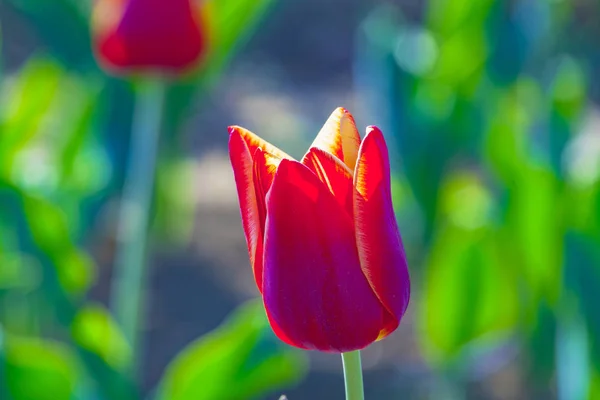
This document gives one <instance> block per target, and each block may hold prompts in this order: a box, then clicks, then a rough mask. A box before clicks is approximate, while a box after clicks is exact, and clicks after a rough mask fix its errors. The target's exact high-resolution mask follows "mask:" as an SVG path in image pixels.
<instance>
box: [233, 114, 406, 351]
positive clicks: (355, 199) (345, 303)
mask: <svg viewBox="0 0 600 400" xmlns="http://www.w3.org/2000/svg"><path fill="white" fill-rule="evenodd" d="M229 133H230V138H229V154H230V158H231V163H232V166H233V170H234V175H235V182H236V186H237V191H238V196H239V201H240V209H241V214H242V225H243V228H244V232H245V235H246V241H247V244H248V253H249V256H250V262H251V264H252V268H253V271H254V278H255V280H256V284H257V286H258V289H259V291H260V292H261V294H262V297H263V302H264V306H265V309H266V312H267V316H268V318H269V322H270V324H271V326H272V328H273V330H274V332H275V334H276V335H277V336H278V337H279V338H280V339H281V340H283V341H284V342H286V343H288V344H290V345H292V346H296V347H299V348H303V349H313V350H320V351H328V352H340V353H345V352H350V351H354V350H358V349H362V348H364V347H366V346H367V345H369V344H370V343H372V342H374V341H377V340H380V339H382V338H384V337H386V336H387V335H389V334H390V333H391V332H393V331H394V330H395V329H396V328H397V327H398V324H399V323H400V320H401V318H402V316H403V315H404V312H405V311H406V308H407V306H408V302H409V297H410V281H409V275H408V268H407V263H406V257H405V253H404V248H403V245H402V240H401V237H400V233H399V229H398V226H397V223H396V219H395V217H394V210H393V206H392V198H391V189H390V165H389V158H388V151H387V147H386V143H385V140H384V137H383V134H382V133H381V131H380V130H379V129H378V128H376V127H374V126H371V127H368V128H367V133H366V136H365V138H364V139H363V140H362V141H361V139H360V136H359V134H358V131H357V130H356V126H355V123H354V119H353V118H352V115H351V114H350V113H349V112H348V111H346V110H344V109H342V108H338V109H337V110H336V111H334V112H333V114H332V115H331V117H330V118H329V120H328V121H327V123H326V124H325V126H324V127H323V129H322V130H321V131H320V132H319V134H318V135H317V137H316V139H315V140H314V142H313V144H312V146H311V147H310V149H309V150H308V152H307V153H306V154H305V155H304V157H303V158H302V160H301V161H296V160H294V159H293V158H292V157H290V156H289V155H287V154H286V153H284V152H283V151H281V150H279V149H278V148H276V147H275V146H273V145H272V144H270V143H267V142H266V141H264V140H263V139H261V138H260V137H258V136H256V135H255V134H253V133H251V132H250V131H248V130H246V129H244V128H241V127H237V126H233V127H230V128H229Z"/></svg>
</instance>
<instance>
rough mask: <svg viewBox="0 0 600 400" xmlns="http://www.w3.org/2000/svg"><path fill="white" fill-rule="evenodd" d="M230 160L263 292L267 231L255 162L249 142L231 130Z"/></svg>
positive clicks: (249, 246)
mask: <svg viewBox="0 0 600 400" xmlns="http://www.w3.org/2000/svg"><path fill="white" fill-rule="evenodd" d="M229 158H230V160H231V165H232V167H233V174H234V177H235V184H236V187H237V193H238V198H239V201H240V212H241V215H242V226H243V228H244V234H245V236H246V244H247V246H248V255H249V257H250V264H251V265H252V270H253V273H254V279H255V281H256V285H257V286H258V290H259V291H261V292H262V254H263V251H262V249H263V229H262V227H261V222H260V212H259V207H258V203H257V199H256V190H255V187H254V179H253V175H254V174H253V161H252V156H251V155H250V151H249V150H248V146H247V145H246V142H245V141H244V139H243V138H242V136H241V135H240V134H239V132H238V131H235V130H233V131H231V132H230V136H229Z"/></svg>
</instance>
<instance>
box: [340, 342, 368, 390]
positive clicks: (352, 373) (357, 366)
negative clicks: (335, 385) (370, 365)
mask: <svg viewBox="0 0 600 400" xmlns="http://www.w3.org/2000/svg"><path fill="white" fill-rule="evenodd" d="M342 363H343V365H344V383H345V385H346V400H364V398H365V395H364V389H363V376H362V366H361V363H360V350H356V351H351V352H348V353H342Z"/></svg>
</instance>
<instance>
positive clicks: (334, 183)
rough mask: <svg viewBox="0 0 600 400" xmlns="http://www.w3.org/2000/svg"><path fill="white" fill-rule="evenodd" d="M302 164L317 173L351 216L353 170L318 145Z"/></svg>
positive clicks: (307, 154)
mask: <svg viewBox="0 0 600 400" xmlns="http://www.w3.org/2000/svg"><path fill="white" fill-rule="evenodd" d="M302 164H304V165H306V166H307V167H308V168H309V169H310V170H311V171H312V172H314V173H315V175H317V177H318V178H319V180H320V181H321V182H323V183H324V184H325V186H327V188H328V189H329V191H330V192H331V193H332V194H333V195H334V197H335V199H336V200H337V202H338V203H339V204H340V205H341V206H342V208H343V209H344V210H346V212H347V213H348V215H349V216H350V217H351V216H352V215H353V213H354V211H353V205H352V204H353V199H352V196H353V191H354V189H353V182H352V179H353V177H352V171H350V169H349V168H348V166H346V164H344V163H343V162H342V161H341V160H340V159H339V158H337V157H336V156H334V155H333V154H330V153H327V152H326V151H324V150H321V149H318V148H316V147H313V148H311V149H310V150H309V151H308V153H306V155H305V156H304V158H303V159H302Z"/></svg>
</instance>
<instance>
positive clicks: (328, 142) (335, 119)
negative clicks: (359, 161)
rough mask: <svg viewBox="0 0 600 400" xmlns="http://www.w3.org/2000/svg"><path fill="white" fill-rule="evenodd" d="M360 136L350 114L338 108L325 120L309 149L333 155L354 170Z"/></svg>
mask: <svg viewBox="0 0 600 400" xmlns="http://www.w3.org/2000/svg"><path fill="white" fill-rule="evenodd" d="M359 146H360V135H359V134H358V130H356V124H355V122H354V118H353V117H352V114H350V113H349V112H348V111H347V110H345V109H344V108H342V107H338V108H337V109H336V110H335V111H334V112H333V113H332V114H331V115H330V116H329V118H328V119H327V122H325V125H324V126H323V128H321V131H320V132H319V134H318V135H317V137H316V138H315V140H314V142H313V143H312V145H311V147H316V148H319V149H321V150H325V151H326V152H328V153H330V154H333V155H334V156H336V157H337V158H339V159H340V160H342V161H343V162H344V164H346V165H347V166H348V168H350V170H354V166H355V165H356V157H357V154H358V147H359Z"/></svg>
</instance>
